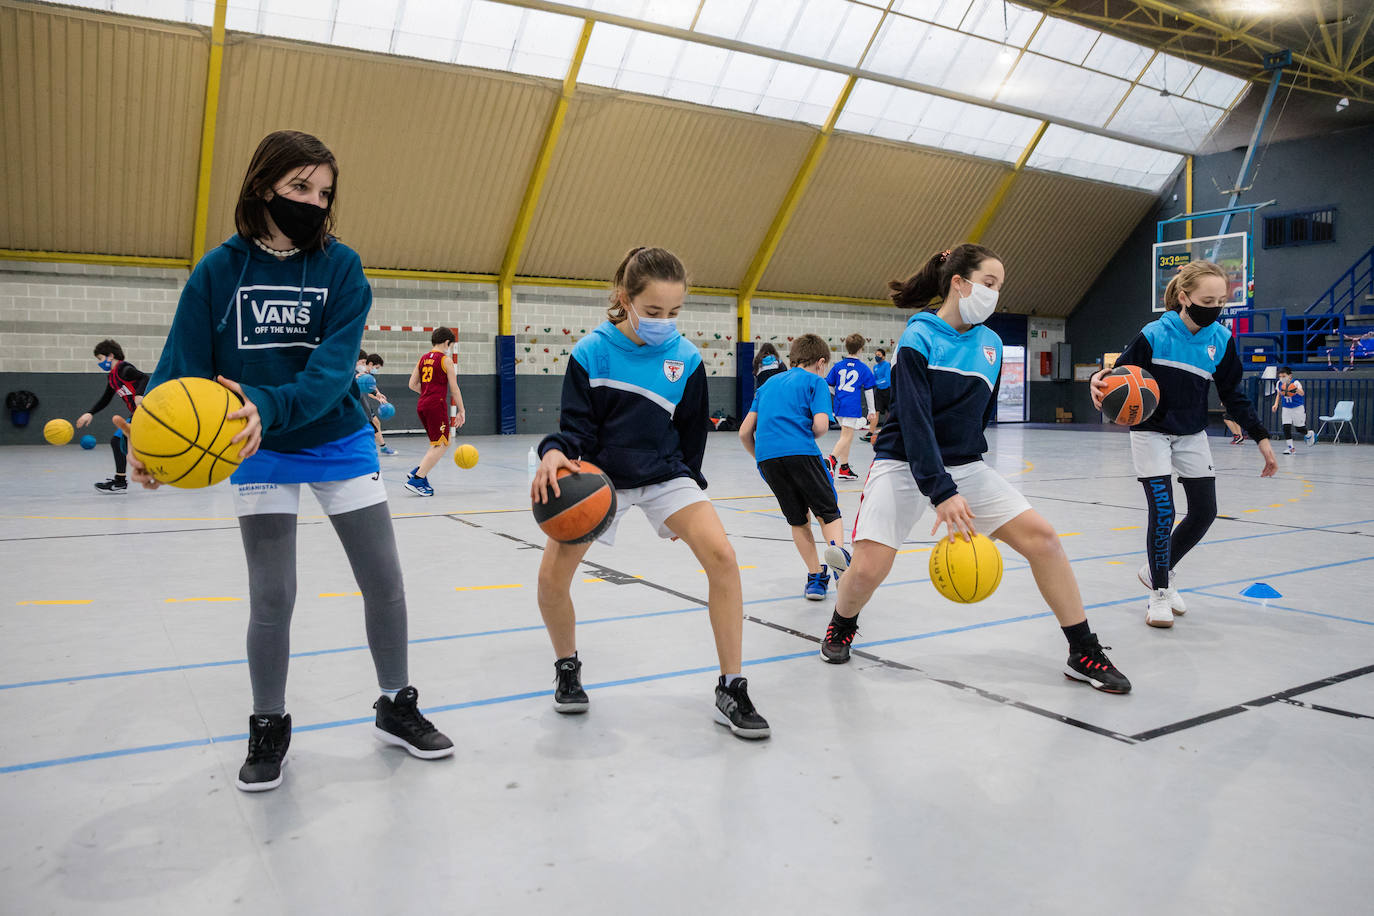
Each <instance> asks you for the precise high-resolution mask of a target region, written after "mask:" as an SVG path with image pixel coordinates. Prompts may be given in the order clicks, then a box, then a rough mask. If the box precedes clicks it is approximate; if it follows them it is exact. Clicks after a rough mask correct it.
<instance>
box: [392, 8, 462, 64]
mask: <svg viewBox="0 0 1374 916" xmlns="http://www.w3.org/2000/svg"><path fill="white" fill-rule="evenodd" d="M467 14H468V11H467V7H466V5H465V4H462V3H452V2H450V0H406V5H405V10H404V11H403V13H402V15H401V21H400V23H399V25H398V26H397V28H396V38H395V41H394V43H393V45H392V50H393V51H394V52H395V53H396V54H404V55H406V56H407V57H422V58H424V59H426V60H438V61H451V60H453V57H454V52H455V50H456V43H457V39H458V35H459V33H460V32H461V30H462V27H463V23H464V21H465V20H466V18H467Z"/></svg>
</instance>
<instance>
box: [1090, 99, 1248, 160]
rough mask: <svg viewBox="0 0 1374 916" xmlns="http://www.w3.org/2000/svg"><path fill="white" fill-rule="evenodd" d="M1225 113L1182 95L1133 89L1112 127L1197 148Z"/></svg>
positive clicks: (1145, 137)
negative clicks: (1164, 94) (1165, 94)
mask: <svg viewBox="0 0 1374 916" xmlns="http://www.w3.org/2000/svg"><path fill="white" fill-rule="evenodd" d="M1225 113H1226V112H1225V111H1224V110H1223V109H1221V108H1213V107H1211V106H1210V105H1203V104H1202V103H1200V102H1194V101H1193V100H1191V99H1185V98H1182V97H1181V96H1176V95H1168V96H1163V95H1160V93H1159V90H1158V89H1152V88H1150V87H1149V86H1144V85H1141V86H1137V87H1136V88H1135V89H1133V90H1131V94H1130V96H1129V97H1128V98H1127V99H1126V102H1125V104H1123V105H1122V106H1121V111H1120V112H1118V113H1117V115H1116V117H1115V118H1113V119H1112V121H1111V124H1110V125H1109V126H1110V127H1112V128H1113V129H1114V130H1119V131H1123V132H1125V133H1129V134H1131V135H1132V136H1136V137H1139V138H1140V139H1142V140H1147V141H1152V142H1154V143H1166V144H1168V145H1170V146H1178V147H1183V148H1186V149H1196V148H1198V147H1200V146H1202V143H1203V141H1204V140H1206V139H1207V134H1208V133H1210V132H1211V130H1212V127H1213V126H1214V125H1215V124H1216V123H1217V121H1219V120H1220V119H1221V117H1222V116H1223V115H1224V114H1225Z"/></svg>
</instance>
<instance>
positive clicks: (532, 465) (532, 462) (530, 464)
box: [525, 445, 539, 484]
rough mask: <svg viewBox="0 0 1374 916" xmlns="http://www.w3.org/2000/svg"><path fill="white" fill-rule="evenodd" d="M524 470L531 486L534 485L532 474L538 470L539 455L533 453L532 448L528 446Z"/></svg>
mask: <svg viewBox="0 0 1374 916" xmlns="http://www.w3.org/2000/svg"><path fill="white" fill-rule="evenodd" d="M525 469H526V470H527V471H529V474H530V480H529V482H530V483H531V484H533V483H534V472H535V471H537V470H539V455H538V454H537V453H536V452H535V450H534V446H533V445H531V446H530V453H529V455H528V456H527V457H526V459H525Z"/></svg>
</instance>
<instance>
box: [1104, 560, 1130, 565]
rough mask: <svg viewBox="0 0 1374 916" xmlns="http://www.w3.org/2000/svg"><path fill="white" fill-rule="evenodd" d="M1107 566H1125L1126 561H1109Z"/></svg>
mask: <svg viewBox="0 0 1374 916" xmlns="http://www.w3.org/2000/svg"><path fill="white" fill-rule="evenodd" d="M1107 565H1108V566H1125V565H1126V563H1125V561H1123V560H1108V561H1107Z"/></svg>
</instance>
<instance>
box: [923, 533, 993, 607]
mask: <svg viewBox="0 0 1374 916" xmlns="http://www.w3.org/2000/svg"><path fill="white" fill-rule="evenodd" d="M930 581H931V583H932V584H933V585H934V586H935V590H936V591H937V592H939V593H940V594H942V595H944V596H945V597H946V598H948V599H949V600H950V601H957V602H959V603H960V604H973V603H974V602H975V601H982V600H983V599H984V598H986V597H987V596H988V595H991V594H992V593H993V592H995V591H997V586H998V585H999V584H1001V582H1002V554H1001V551H999V550H998V549H997V545H996V544H994V543H993V542H992V540H991V539H989V538H986V537H983V535H981V534H975V535H974V536H973V540H972V541H966V540H964V539H963V537H960V536H956V537H954V538H953V539H951V538H949V537H948V536H946V537H944V538H942V539H941V540H940V543H938V544H936V545H935V547H934V548H933V549H932V550H931V551H930Z"/></svg>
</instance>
